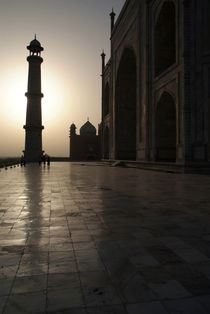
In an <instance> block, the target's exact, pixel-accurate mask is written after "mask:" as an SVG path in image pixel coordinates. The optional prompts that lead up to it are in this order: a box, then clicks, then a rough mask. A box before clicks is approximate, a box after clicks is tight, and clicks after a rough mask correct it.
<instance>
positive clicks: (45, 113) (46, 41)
mask: <svg viewBox="0 0 210 314" xmlns="http://www.w3.org/2000/svg"><path fill="white" fill-rule="evenodd" d="M124 3H125V0H0V38H1V49H0V55H1V58H0V65H1V66H0V69H1V70H0V73H1V75H0V91H1V97H0V101H1V102H0V156H19V155H20V154H21V152H22V150H23V149H24V145H25V130H24V129H23V125H24V124H25V118H26V104H27V99H26V97H25V96H24V94H25V92H26V91H27V76H28V62H27V61H26V57H27V55H28V50H27V49H26V46H27V45H28V44H29V43H30V41H31V40H32V39H33V38H34V34H35V33H36V34H37V39H38V40H39V41H40V42H41V45H42V46H43V47H44V52H43V53H42V57H43V59H44V62H43V63H42V92H43V93H44V98H43V99H42V121H43V123H42V124H43V125H44V127H45V129H44V131H43V133H42V134H43V136H42V139H43V149H44V150H45V151H46V153H48V154H50V155H51V156H68V154H69V126H70V124H71V123H73V122H74V123H75V124H76V126H77V133H79V128H80V127H81V125H82V124H84V123H85V122H86V121H87V117H89V119H90V122H91V123H93V124H94V125H95V127H96V128H97V126H98V123H99V122H100V119H101V77H100V74H101V58H100V54H101V51H102V49H104V50H105V53H106V54H107V58H106V61H107V60H108V58H109V51H110V41H109V37H110V17H109V13H110V11H111V9H112V7H113V8H114V10H115V12H116V17H117V16H118V14H119V13H120V10H121V8H122V6H123V4H124Z"/></svg>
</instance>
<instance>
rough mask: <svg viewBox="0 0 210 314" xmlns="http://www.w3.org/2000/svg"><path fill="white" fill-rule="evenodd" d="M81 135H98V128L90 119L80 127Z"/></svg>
mask: <svg viewBox="0 0 210 314" xmlns="http://www.w3.org/2000/svg"><path fill="white" fill-rule="evenodd" d="M80 135H96V128H95V127H94V125H92V124H91V123H90V121H87V122H86V123H85V124H83V126H82V127H81V128H80Z"/></svg>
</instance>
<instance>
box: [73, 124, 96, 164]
mask: <svg viewBox="0 0 210 314" xmlns="http://www.w3.org/2000/svg"><path fill="white" fill-rule="evenodd" d="M69 138H70V141H69V147H70V150H69V156H70V159H71V160H74V161H81V160H99V159H100V136H98V135H96V128H95V127H94V125H92V124H91V123H90V122H89V121H87V122H86V123H85V124H84V125H83V126H82V127H81V128H80V135H78V134H76V126H75V124H74V123H73V124H71V126H70V136H69Z"/></svg>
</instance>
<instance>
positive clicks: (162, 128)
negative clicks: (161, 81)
mask: <svg viewBox="0 0 210 314" xmlns="http://www.w3.org/2000/svg"><path fill="white" fill-rule="evenodd" d="M155 135H156V160H157V161H167V162H175V161H176V106H175V102H174V99H173V97H172V96H171V95H170V94H168V93H166V92H164V93H163V95H162V96H161V98H160V100H159V102H158V104H157V109H156V130H155Z"/></svg>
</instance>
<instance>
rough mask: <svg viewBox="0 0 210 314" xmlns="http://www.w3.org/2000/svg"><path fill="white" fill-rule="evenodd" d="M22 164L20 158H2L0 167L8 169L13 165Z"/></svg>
mask: <svg viewBox="0 0 210 314" xmlns="http://www.w3.org/2000/svg"><path fill="white" fill-rule="evenodd" d="M19 163H20V157H5V158H0V167H1V168H2V167H7V166H12V165H17V164H19Z"/></svg>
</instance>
